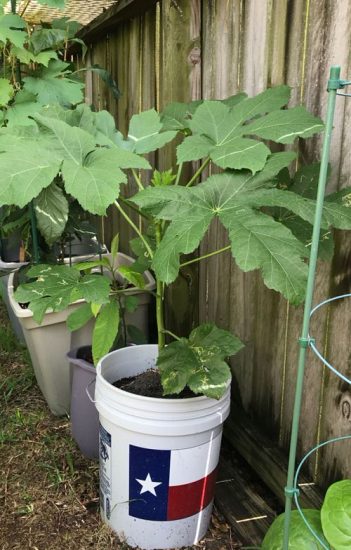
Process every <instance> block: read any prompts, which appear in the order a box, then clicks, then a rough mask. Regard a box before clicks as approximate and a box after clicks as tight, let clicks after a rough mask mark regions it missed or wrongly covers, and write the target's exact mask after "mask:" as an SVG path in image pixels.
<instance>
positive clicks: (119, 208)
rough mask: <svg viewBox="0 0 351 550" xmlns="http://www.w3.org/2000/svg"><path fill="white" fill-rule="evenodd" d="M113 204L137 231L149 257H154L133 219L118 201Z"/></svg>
mask: <svg viewBox="0 0 351 550" xmlns="http://www.w3.org/2000/svg"><path fill="white" fill-rule="evenodd" d="M115 206H116V207H117V209H118V210H119V211H120V213H121V214H122V216H123V217H124V219H125V220H126V221H127V222H128V223H129V225H130V226H131V227H132V228H133V229H134V231H135V232H136V233H137V235H138V237H140V239H141V240H142V241H143V243H144V245H145V248H146V250H147V251H148V254H149V256H150V258H151V259H152V258H153V257H154V255H153V252H152V250H151V248H150V246H149V243H148V242H147V240H146V239H145V237H144V235H143V234H142V233H141V231H139V228H138V227H137V226H136V225H135V223H134V222H133V220H132V219H131V218H130V217H129V216H128V214H127V213H126V212H125V211H124V210H123V208H122V207H121V205H120V204H119V203H118V201H115Z"/></svg>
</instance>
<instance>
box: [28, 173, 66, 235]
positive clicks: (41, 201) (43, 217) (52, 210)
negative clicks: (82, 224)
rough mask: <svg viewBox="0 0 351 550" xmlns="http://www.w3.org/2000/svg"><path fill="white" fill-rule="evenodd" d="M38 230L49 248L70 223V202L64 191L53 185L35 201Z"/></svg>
mask: <svg viewBox="0 0 351 550" xmlns="http://www.w3.org/2000/svg"><path fill="white" fill-rule="evenodd" d="M34 209H35V214H36V220H37V224H38V229H39V231H40V233H41V234H42V235H43V237H44V239H45V241H46V242H47V243H48V245H49V246H52V245H53V244H54V242H55V241H57V240H58V239H59V237H61V235H62V233H63V231H64V229H65V227H66V223H67V221H68V201H67V199H66V197H65V195H64V193H63V191H62V189H61V188H60V187H59V186H58V185H56V183H54V182H53V183H51V184H50V185H49V186H48V187H46V188H45V189H43V190H42V191H41V192H40V193H39V195H38V196H37V197H36V198H35V199H34Z"/></svg>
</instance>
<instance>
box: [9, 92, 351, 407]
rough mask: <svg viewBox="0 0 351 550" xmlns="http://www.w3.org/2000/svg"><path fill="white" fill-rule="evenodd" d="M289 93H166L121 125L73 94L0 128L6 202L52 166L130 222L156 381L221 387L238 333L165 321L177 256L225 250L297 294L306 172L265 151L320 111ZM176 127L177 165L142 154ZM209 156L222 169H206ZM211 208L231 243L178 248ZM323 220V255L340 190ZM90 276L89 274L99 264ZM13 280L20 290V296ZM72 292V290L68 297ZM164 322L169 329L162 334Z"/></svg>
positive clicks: (50, 174)
mask: <svg viewBox="0 0 351 550" xmlns="http://www.w3.org/2000/svg"><path fill="white" fill-rule="evenodd" d="M289 97H290V89H289V88H288V87H287V86H278V87H275V88H270V89H267V90H266V91H264V92H262V93H261V94H258V95H257V96H255V97H251V98H248V97H247V96H246V95H245V94H243V93H240V94H237V95H235V96H233V97H230V98H228V99H226V100H221V101H209V100H205V101H202V102H193V103H189V104H183V103H173V104H171V105H169V106H167V107H166V108H165V110H164V111H163V113H161V114H159V113H157V112H156V111H155V110H154V109H151V110H148V111H145V112H142V113H140V114H137V115H134V116H133V117H132V118H131V120H130V124H129V131H128V135H126V136H123V135H122V134H121V133H120V132H119V131H118V130H117V129H116V128H115V122H114V119H113V117H112V116H111V115H109V114H108V113H107V112H105V111H101V112H97V113H94V112H92V111H91V110H90V109H89V108H88V107H87V106H82V105H80V106H78V107H77V108H76V109H74V110H68V111H67V110H64V109H62V108H59V107H55V108H54V109H52V108H50V107H48V108H46V109H43V110H42V111H41V112H40V113H36V114H34V115H33V116H32V120H33V121H35V123H36V126H35V127H34V126H33V127H32V128H31V134H28V133H27V134H26V135H25V136H23V135H21V136H19V135H18V134H17V135H13V134H11V132H10V135H8V132H6V133H5V134H6V139H4V136H5V134H3V136H1V135H0V148H2V149H3V153H2V155H1V157H0V169H1V171H2V173H4V174H5V176H4V177H3V178H2V179H1V181H0V197H1V200H2V201H4V203H6V204H7V203H8V204H12V203H14V204H16V205H18V206H19V207H23V206H24V205H25V204H27V203H28V202H29V201H31V200H32V199H35V197H36V196H38V195H39V194H40V193H42V192H43V190H44V189H47V190H49V189H50V187H51V186H52V181H53V179H54V178H55V177H57V176H58V175H59V176H60V177H61V178H62V185H63V188H64V190H65V192H66V193H67V194H70V195H71V196H72V197H73V198H74V199H76V200H77V201H78V202H79V203H80V205H81V207H82V208H83V209H84V210H86V211H88V212H90V213H92V214H99V215H104V214H105V213H106V209H107V208H108V207H109V206H110V205H114V206H115V208H116V209H117V211H118V212H119V213H120V215H121V216H122V217H123V218H124V219H125V220H126V221H127V222H128V223H129V225H130V226H131V228H132V229H133V230H134V231H135V234H136V240H133V242H132V243H131V244H132V248H133V250H134V252H135V253H136V255H137V262H138V263H139V265H140V266H141V265H142V266H143V269H148V268H149V269H152V270H153V271H154V273H155V277H156V318H157V330H158V344H159V357H158V363H157V364H158V366H159V369H160V373H161V379H162V384H163V388H164V391H165V393H169V394H172V393H179V392H181V391H182V389H183V388H184V387H185V386H188V387H190V388H191V390H193V392H195V393H196V394H205V395H207V396H209V397H213V398H220V397H221V395H222V394H223V392H224V391H225V389H226V387H227V384H228V380H229V379H230V369H229V367H228V365H227V363H226V361H225V358H226V357H228V356H231V355H233V354H235V353H236V352H238V351H239V350H240V349H241V347H242V343H241V342H240V340H239V339H238V338H236V337H235V336H234V335H232V334H230V333H229V332H228V331H225V330H223V329H221V328H218V327H216V326H215V325H214V324H212V323H206V324H203V325H201V326H200V327H197V328H195V329H194V330H193V331H192V333H191V334H190V336H189V338H180V337H178V336H177V335H174V334H172V333H171V332H170V331H169V330H168V329H167V328H166V327H165V322H164V302H165V287H166V285H168V284H170V283H172V282H173V281H175V279H176V278H177V276H178V274H179V271H180V269H181V267H182V266H184V265H187V264H190V263H194V262H200V261H205V260H206V259H207V258H208V257H211V256H213V255H215V254H219V253H225V252H229V251H231V254H232V256H233V258H234V260H235V262H236V264H237V265H238V266H239V268H241V269H242V270H243V271H244V272H247V271H252V270H260V272H261V275H262V277H263V280H264V283H265V284H266V286H267V287H269V288H270V289H273V290H275V291H278V292H280V293H281V294H282V295H283V296H284V297H285V298H286V299H287V300H289V301H290V302H291V303H293V304H299V303H301V302H302V301H303V300H304V296H305V288H306V279H307V264H306V258H308V255H309V244H310V239H311V231H312V223H313V216H314V210H315V200H314V195H313V193H314V192H315V191H314V188H315V181H314V179H313V178H314V177H315V176H314V175H313V177H312V176H311V174H310V173H309V172H308V170H307V171H306V170H305V172H303V171H300V172H298V173H297V174H296V175H295V176H294V178H293V179H291V177H290V175H289V171H288V168H290V165H291V163H292V161H293V160H294V159H295V157H296V155H295V153H294V152H292V151H281V152H275V153H272V152H271V150H270V149H269V147H268V144H267V140H270V141H273V142H276V143H278V144H282V145H284V144H291V143H293V142H294V140H295V139H296V138H297V137H301V138H307V137H309V136H312V135H313V134H315V133H316V132H320V131H321V130H322V129H323V123H322V121H321V120H320V119H318V118H316V117H314V116H313V115H311V114H310V113H308V112H307V111H306V110H305V109H304V108H303V107H295V108H292V109H288V108H285V106H286V105H287V103H288V101H289ZM176 136H178V137H179V136H180V137H182V138H183V139H182V141H181V143H180V144H179V145H178V146H177V167H176V168H175V167H168V169H167V170H166V171H164V172H159V171H157V170H156V169H155V168H156V167H155V166H153V167H152V166H151V165H150V162H149V160H148V158H147V157H146V155H148V154H149V153H152V152H155V151H158V150H159V149H161V148H162V147H163V146H165V145H166V144H168V143H170V142H171V141H173V140H174V138H175V137H176ZM14 144H15V150H16V155H18V154H19V155H20V157H21V158H22V159H23V162H24V163H25V165H26V168H27V170H28V171H27V174H26V178H25V181H27V178H28V175H30V177H31V181H32V185H31V186H28V185H25V184H24V180H23V176H22V175H18V174H16V173H15V171H14V169H13V155H14V152H13V151H14V150H13V147H14ZM34 148H35V151H36V155H37V156H39V158H41V159H42V163H41V165H40V166H38V164H37V163H33V162H32V158H33V149H34ZM156 157H157V155H156ZM194 161H200V163H199V168H198V169H197V170H196V171H195V172H194V173H192V175H191V176H190V178H188V179H186V178H185V176H184V173H185V171H184V170H183V167H184V165H185V164H186V163H188V162H194ZM209 164H212V165H215V166H217V168H218V169H219V171H220V173H215V174H213V175H210V176H209V177H207V178H206V176H204V175H205V173H206V172H205V169H206V167H207V166H208V165H209ZM143 170H152V176H151V178H149V179H150V184H147V183H145V181H146V178H144V177H143V172H142V171H143ZM127 173H129V175H130V176H131V177H133V178H134V182H135V185H136V186H137V189H138V192H137V193H136V194H135V195H134V196H132V197H131V198H129V199H128V200H126V199H124V198H123V197H122V196H121V195H120V187H121V185H123V184H125V183H127V181H128V180H127ZM312 173H314V174H315V173H316V170H315V171H314V172H313V170H312ZM201 177H203V178H204V180H203V181H199V180H200V179H201ZM312 188H313V189H312ZM19 189H21V192H20V191H19ZM308 189H310V191H309V192H307V191H308ZM345 193H346V192H345ZM135 211H136V212H137V214H138V215H139V216H140V219H142V220H143V224H142V225H141V226H139V225H137V224H135V223H134V222H133V217H132V212H135ZM214 220H218V221H219V223H220V224H221V225H222V226H223V227H224V228H225V229H226V232H227V235H228V239H229V244H228V245H227V246H225V247H223V248H221V249H219V250H213V251H211V252H209V253H208V254H206V255H204V256H197V257H196V258H192V259H190V260H186V259H184V258H183V256H184V255H186V254H190V253H193V252H194V251H195V250H196V249H197V248H198V246H199V245H200V243H201V241H202V239H203V238H204V237H205V235H206V232H207V230H208V228H209V227H210V225H211V223H212V222H213V221H214ZM322 226H323V239H324V240H325V241H326V243H327V244H328V245H329V248H328V247H327V248H328V250H327V251H326V254H327V255H329V256H330V253H331V251H332V246H330V243H332V235H331V228H332V227H337V228H340V229H349V228H351V209H349V208H348V207H347V205H346V203H344V202H343V200H342V197H340V196H339V195H337V194H336V195H332V196H330V197H328V199H327V201H326V203H325V206H324V210H323V221H322ZM34 269H36V270H40V269H41V268H40V267H36V268H34ZM36 273H37V277H38V281H37V283H34V285H33V286H32V287H30V288H31V291H32V292H35V288H37V290H39V289H40V292H41V297H40V300H42V302H41V303H42V306H40V305H39V301H38V302H37V301H36V300H34V301H35V302H36V304H35V308H40V307H42V311H44V310H45V309H46V308H47V307H51V306H52V301H50V299H49V298H48V295H47V292H48V289H46V290H45V285H44V283H43V279H42V273H40V272H39V271H36ZM77 277H79V275H78V274H77ZM88 277H89V275H88ZM94 277H96V281H97V279H98V276H95V275H94ZM98 284H100V283H96V285H95V286H96V287H97V285H98ZM133 284H135V283H133ZM35 285H37V286H35ZM22 292H25V291H24V289H20V290H19V293H20V294H18V295H17V297H18V298H19V297H21V298H19V299H23V298H24V294H22ZM77 297H78V296H77V294H75V293H73V294H71V297H70V298H71V300H73V299H76V298H77ZM27 298H28V295H27ZM32 299H33V296H32V298H31V300H32ZM59 299H60V296H59V295H58V294H57V295H56V300H59ZM56 304H57V302H56ZM30 307H32V302H31V304H30ZM55 307H56V306H55ZM105 307H106V306H105ZM111 307H112V306H111ZM94 308H96V306H94ZM86 312H87V314H88V308H86ZM89 314H90V313H89ZM106 330H109V327H108V324H107V323H106ZM111 330H112V329H111ZM167 334H168V335H170V336H172V337H173V339H174V341H173V342H172V343H170V344H168V345H167V346H166V345H165V339H166V335H167ZM100 337H101V338H103V337H104V338H105V337H106V335H105V334H104V336H102V335H101V336H100ZM110 340H112V338H110Z"/></svg>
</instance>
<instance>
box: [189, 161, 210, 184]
mask: <svg viewBox="0 0 351 550" xmlns="http://www.w3.org/2000/svg"><path fill="white" fill-rule="evenodd" d="M210 160H211V159H210V157H208V158H207V159H206V160H205V161H204V162H203V163H202V164H201V166H200V168H199V169H198V170H197V171H196V172H195V174H194V175H193V177H192V178H191V180H190V181H188V183H187V184H186V187H191V186H192V184H193V183H195V181H196V180H197V178H198V177H199V176H200V174H201V172H202V171H203V170H204V169H205V168H206V166H207V165H208V164H209V162H210Z"/></svg>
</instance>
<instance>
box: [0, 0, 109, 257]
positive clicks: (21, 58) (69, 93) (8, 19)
mask: <svg viewBox="0 0 351 550" xmlns="http://www.w3.org/2000/svg"><path fill="white" fill-rule="evenodd" d="M40 3H41V4H46V5H48V6H50V7H56V8H63V7H64V5H65V1H64V0H45V1H44V0H42V1H41V2H40ZM6 4H7V2H4V1H3V2H2V7H1V13H0V57H1V67H2V75H1V78H0V122H1V124H2V126H3V129H2V130H0V131H3V130H4V131H5V135H8V134H7V131H8V129H11V131H12V132H13V134H14V135H17V136H18V137H20V136H21V135H25V134H28V135H31V133H32V130H33V129H36V123H35V122H34V120H33V119H32V118H31V117H32V116H33V115H34V114H35V113H38V112H39V111H40V110H41V109H42V108H43V106H45V105H48V104H50V105H53V104H57V105H60V106H62V107H64V108H66V109H68V108H72V107H73V106H74V105H77V104H79V103H82V102H83V101H84V83H83V81H82V80H81V79H80V78H79V75H80V74H81V73H82V72H84V71H87V70H91V71H94V72H96V73H97V74H98V75H99V76H100V77H101V78H103V79H104V80H105V81H106V82H108V84H109V85H110V86H111V89H112V93H113V94H114V96H115V97H118V96H119V91H118V89H117V85H116V83H115V82H114V80H113V79H112V77H111V75H109V73H108V72H107V71H105V70H104V69H102V68H101V67H99V66H97V65H95V66H93V67H86V68H82V69H79V70H76V69H75V67H74V66H73V65H72V63H71V62H70V61H67V58H68V57H69V55H68V52H69V48H70V47H71V46H72V45H74V44H78V45H79V47H80V48H81V50H82V57H83V59H84V57H85V53H86V50H87V48H86V46H85V44H84V42H82V41H81V40H80V39H78V38H76V37H75V34H76V32H77V31H78V30H79V28H80V27H81V25H80V24H79V23H77V22H75V21H69V20H68V18H65V17H63V18H59V19H55V20H53V21H52V23H50V24H48V23H41V24H40V25H36V26H35V27H34V28H33V29H32V28H30V27H29V26H28V25H27V24H26V22H25V20H24V19H23V17H21V16H20V15H19V14H18V13H4V6H5V5H6ZM28 5H29V3H28V2H27V3H26V4H25V7H24V9H23V11H22V15H23V14H24V12H25V10H26V9H27V8H28ZM11 7H12V10H13V12H15V11H16V2H15V1H12V2H11ZM34 146H35V140H33V147H34ZM28 154H33V158H36V153H35V152H34V149H32V151H27V158H28ZM48 154H49V152H47V154H46V157H47V156H48ZM13 157H16V161H14V162H16V168H17V170H18V172H20V171H21V169H22V173H23V174H24V175H25V171H26V159H23V163H22V162H21V160H22V159H21V157H20V156H19V155H18V154H17V152H16V143H13ZM24 177H25V176H24ZM28 177H30V176H28ZM28 181H29V180H28ZM26 204H27V203H26ZM72 204H73V205H74V215H75V218H76V219H80V220H83V221H84V222H85V223H86V220H87V214H86V213H84V212H83V210H82V209H81V208H80V212H79V213H78V216H77V211H78V210H79V205H78V203H77V201H72V200H71V199H70V197H69V196H67V194H66V193H65V192H64V189H63V186H62V183H61V177H60V175H59V174H58V175H57V177H56V178H55V179H54V180H53V181H52V185H51V186H50V188H49V189H45V190H43V192H42V193H40V194H39V195H36V197H35V201H34V203H33V205H32V208H33V209H34V212H35V216H36V219H37V227H38V229H39V231H40V233H41V235H42V236H43V238H44V239H45V241H46V244H47V245H48V246H49V247H52V245H53V243H54V242H56V241H57V240H58V239H60V238H61V237H62V235H64V236H65V235H67V233H68V231H67V225H68V222H69V218H72V215H71V216H70V213H69V211H70V207H71V206H72ZM47 208H48V209H49V210H50V214H48V212H47ZM25 229H27V226H25ZM76 229H77V231H75V232H74V234H75V235H80V234H81V233H82V232H83V227H82V226H81V227H78V228H76ZM83 233H84V232H83ZM25 237H26V235H24V238H23V241H26V242H28V239H26V238H25ZM70 239H71V236H70V235H69V237H68V240H70ZM43 255H44V256H45V254H43V251H42V256H43Z"/></svg>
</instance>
